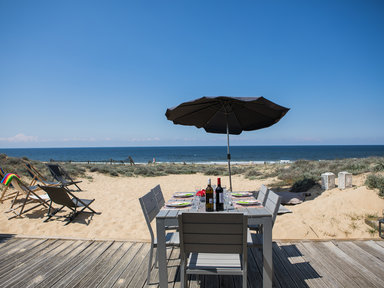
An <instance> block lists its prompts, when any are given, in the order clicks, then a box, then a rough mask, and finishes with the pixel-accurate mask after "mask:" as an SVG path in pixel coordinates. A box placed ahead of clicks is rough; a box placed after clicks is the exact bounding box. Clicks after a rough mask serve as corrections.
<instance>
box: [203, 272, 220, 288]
mask: <svg viewBox="0 0 384 288" xmlns="http://www.w3.org/2000/svg"><path fill="white" fill-rule="evenodd" d="M200 277H201V279H202V281H203V279H204V282H202V283H204V287H205V288H217V287H220V285H219V276H218V275H204V278H203V276H202V275H200Z"/></svg>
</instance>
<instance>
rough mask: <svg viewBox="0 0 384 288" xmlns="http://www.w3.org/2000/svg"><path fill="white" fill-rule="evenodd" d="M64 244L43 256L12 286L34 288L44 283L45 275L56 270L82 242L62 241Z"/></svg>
mask: <svg viewBox="0 0 384 288" xmlns="http://www.w3.org/2000/svg"><path fill="white" fill-rule="evenodd" d="M60 242H63V243H62V244H61V245H60V246H58V247H57V248H56V249H54V250H51V251H50V252H49V253H47V254H45V255H43V257H42V258H41V260H40V261H38V262H36V264H35V265H34V266H30V269H27V274H26V275H25V276H22V277H21V278H19V280H18V281H15V282H14V283H13V284H12V286H15V287H33V286H37V285H38V283H40V282H42V281H44V279H45V274H47V273H48V272H50V271H52V270H55V267H56V266H57V265H58V264H59V263H60V262H61V261H65V258H66V257H67V255H68V254H69V253H71V251H72V250H73V249H74V248H76V247H77V246H79V245H80V244H81V243H82V241H71V240H60Z"/></svg>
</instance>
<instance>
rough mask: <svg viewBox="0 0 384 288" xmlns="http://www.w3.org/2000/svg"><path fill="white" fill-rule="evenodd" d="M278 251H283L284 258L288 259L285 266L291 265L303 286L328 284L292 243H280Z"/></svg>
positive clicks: (326, 285)
mask: <svg viewBox="0 0 384 288" xmlns="http://www.w3.org/2000/svg"><path fill="white" fill-rule="evenodd" d="M279 247H280V253H282V254H283V253H284V257H285V259H287V261H289V264H287V266H292V268H293V269H294V273H295V274H296V275H297V276H295V277H298V278H299V279H300V280H301V281H303V284H305V286H310V287H317V288H323V287H329V285H328V284H327V283H326V282H324V281H323V278H322V277H321V276H320V275H319V273H317V272H316V270H315V269H314V268H313V267H312V266H311V263H310V262H309V261H308V259H305V258H304V256H303V255H302V254H301V253H300V251H299V250H298V249H297V247H296V245H295V244H294V243H280V244H279ZM300 280H296V281H300Z"/></svg>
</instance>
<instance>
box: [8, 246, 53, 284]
mask: <svg viewBox="0 0 384 288" xmlns="http://www.w3.org/2000/svg"><path fill="white" fill-rule="evenodd" d="M32 241H33V240H32ZM34 243H35V244H36V242H34ZM37 244H38V245H36V246H33V247H30V249H28V250H25V251H19V253H18V254H17V255H15V256H14V257H10V259H8V260H7V261H4V262H3V263H2V265H4V266H3V267H2V268H1V270H0V275H1V276H0V281H2V280H3V279H5V277H8V274H9V273H12V272H15V271H16V268H17V270H22V269H23V268H24V267H27V265H29V262H30V261H33V259H34V258H36V257H38V256H39V255H41V254H44V253H45V252H46V251H48V249H50V248H52V247H53V248H54V247H55V245H58V244H59V242H58V241H56V240H41V241H39V242H37Z"/></svg>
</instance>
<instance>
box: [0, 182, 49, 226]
mask: <svg viewBox="0 0 384 288" xmlns="http://www.w3.org/2000/svg"><path fill="white" fill-rule="evenodd" d="M11 183H12V185H13V187H15V189H16V191H17V192H16V196H15V197H14V199H13V201H12V205H11V207H10V209H9V210H8V211H6V212H13V213H15V215H13V216H11V217H9V218H8V219H12V218H15V217H18V216H21V215H22V214H24V213H27V212H28V211H31V210H32V209H35V208H37V207H40V206H43V207H46V208H48V201H49V197H48V195H47V194H43V195H41V194H40V195H39V194H38V193H37V192H38V190H40V189H39V188H38V187H36V186H27V185H25V184H24V183H23V182H22V181H21V180H20V179H18V178H13V179H12V182H11ZM19 195H24V196H25V198H24V200H22V202H21V204H20V205H18V206H17V207H13V206H14V205H15V203H16V199H17V197H18V196H19ZM30 202H36V203H37V204H36V205H34V206H33V207H29V208H27V209H25V208H26V205H27V204H28V203H30ZM18 209H19V211H17V210H18Z"/></svg>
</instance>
